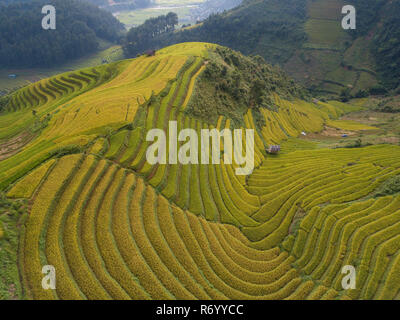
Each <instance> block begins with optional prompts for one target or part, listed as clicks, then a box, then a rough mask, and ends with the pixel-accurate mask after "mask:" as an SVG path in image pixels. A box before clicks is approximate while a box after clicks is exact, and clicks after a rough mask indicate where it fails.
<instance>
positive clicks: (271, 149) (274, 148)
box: [267, 145, 281, 154]
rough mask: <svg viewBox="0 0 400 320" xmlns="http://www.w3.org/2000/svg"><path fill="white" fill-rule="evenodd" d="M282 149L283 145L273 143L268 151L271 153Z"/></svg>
mask: <svg viewBox="0 0 400 320" xmlns="http://www.w3.org/2000/svg"><path fill="white" fill-rule="evenodd" d="M279 151H281V146H280V145H271V146H269V147H268V149H267V152H268V153H270V154H277V153H279Z"/></svg>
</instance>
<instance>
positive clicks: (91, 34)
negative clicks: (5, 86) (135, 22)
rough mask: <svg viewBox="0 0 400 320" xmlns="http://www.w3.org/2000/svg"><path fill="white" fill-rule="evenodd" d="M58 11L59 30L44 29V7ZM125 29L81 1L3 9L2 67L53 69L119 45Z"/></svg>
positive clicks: (39, 0)
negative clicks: (104, 45) (102, 44)
mask: <svg viewBox="0 0 400 320" xmlns="http://www.w3.org/2000/svg"><path fill="white" fill-rule="evenodd" d="M48 4H51V5H53V6H54V7H55V8H56V22H57V24H56V30H44V29H43V28H42V19H43V17H44V15H43V14H42V7H43V6H44V5H48ZM122 30H123V25H122V24H121V23H120V22H119V21H118V20H117V19H115V18H114V17H113V16H112V14H111V13H109V12H106V11H104V10H101V9H99V8H98V7H96V6H95V5H92V4H90V3H86V2H82V1H77V0H32V1H30V2H27V3H25V2H22V3H19V2H18V3H15V4H10V5H8V6H0V39H1V42H0V66H2V67H51V66H54V65H56V64H60V63H64V62H66V61H68V60H70V59H74V58H78V57H81V56H83V55H85V54H87V53H90V52H94V51H96V50H97V49H98V45H99V43H98V41H99V39H104V40H108V41H113V42H116V41H119V39H120V37H121V32H122Z"/></svg>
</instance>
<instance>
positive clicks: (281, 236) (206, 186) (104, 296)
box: [0, 0, 400, 315]
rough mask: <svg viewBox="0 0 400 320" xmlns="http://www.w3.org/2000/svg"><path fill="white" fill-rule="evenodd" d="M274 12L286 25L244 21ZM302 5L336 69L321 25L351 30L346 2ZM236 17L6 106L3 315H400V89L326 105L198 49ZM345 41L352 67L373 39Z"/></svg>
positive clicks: (46, 82)
mask: <svg viewBox="0 0 400 320" xmlns="http://www.w3.org/2000/svg"><path fill="white" fill-rule="evenodd" d="M35 1H38V2H40V1H42V0H35ZM54 1H55V2H56V3H57V1H58V0H54ZM68 1H70V2H68ZM68 1H66V2H65V4H66V5H70V3H75V2H74V1H75V0H68ZM291 1H292V0H284V1H283V0H282V1H281V2H282V3H284V4H285V5H286V4H287V3H289V4H287V5H288V6H290V3H292V2H291ZM10 2H12V1H10ZM95 2H96V1H92V3H95ZM264 2H268V3H272V4H273V6H272V5H271V6H272V9H271V10H272V11H271V12H275V11H274V10H278V9H277V8H278V7H279V5H278V2H279V1H275V0H274V1H272V0H262V1H258V2H255V1H253V0H245V1H244V2H243V4H242V5H240V6H239V7H238V9H234V10H233V11H232V12H233V13H234V14H236V13H237V12H241V10H244V11H243V14H245V13H246V12H247V11H246V10H249V11H248V12H252V14H256V13H255V11H257V10H254V7H253V6H256V5H257V3H258V4H260V3H264ZM300 2H304V3H308V4H309V3H311V5H310V6H309V7H307V8H308V9H307V10H306V9H304V12H305V13H304V14H311V17H312V19H311V18H310V19H309V20H307V19H303V20H301V19H302V18H301V17H300V13H301V11H298V15H299V16H296V19H297V18H298V19H299V20H296V21H294V22H293V25H292V27H293V26H298V25H299V23H300V22H301V23H303V24H304V25H305V27H304V28H305V29H304V30H305V31H304V30H303V29H301V30H303V31H304V32H306V33H308V34H309V38H308V40H307V41H309V42H306V46H304V47H302V50H304V51H307V50H308V49H307V45H310V43H313V44H314V47H313V48H311V49H310V50H309V52H312V54H313V55H317V54H318V55H320V54H321V55H323V51H324V50H328V49H326V48H325V47H323V46H322V47H321V48H319V47H318V48H316V44H315V43H317V40H318V41H320V40H321V39H322V38H321V39H320V38H318V37H323V34H322V31H321V33H320V30H316V29H315V28H314V27H313V25H314V24H323V25H324V28H326V29H329V28H331V27H332V26H333V28H334V29H335V30H336V29H337V28H340V25H339V27H338V26H336V25H335V23H336V20H331V19H330V18H329V17H330V15H331V11H330V10H336V8H337V7H340V8H341V6H340V5H341V1H336V0H335V1H333V0H332V1H327V3H329V5H327V7H324V5H323V4H321V3H322V2H321V1H319V0H316V1H311V2H308V1H303V0H302V1H300ZM339 2H340V3H339ZM355 2H356V3H358V2H357V1H355ZM76 3H77V2H76ZM107 3H111V4H113V5H111V4H110V7H113V6H114V5H115V6H117V7H118V8H124V6H125V5H126V6H128V5H129V10H131V11H129V12H130V14H134V12H135V11H134V10H136V9H135V8H136V7H135V6H136V2H132V3H130V2H129V4H128V2H126V3H125V2H124V3H120V1H115V2H114V1H111V2H107ZM174 3H175V2H174ZM351 3H353V2H351ZM85 5H86V4H85ZM87 5H88V6H89V4H87ZM281 5H283V4H281ZM390 5H392V2H390ZM21 6H22V5H21ZM394 6H397V5H394ZM4 8H5V7H4ZM88 8H94V7H88ZM97 8H98V7H96V9H97ZM100 8H101V7H100ZM132 8H133V9H132ZM144 8H146V7H144ZM284 8H285V10H286V9H287V8H288V7H284ZM296 8H297V7H296ZM332 8H333V9H332ZM114 9H115V8H114ZM1 10H2V5H0V16H1ZM98 10H100V9H98ZM101 10H102V9H101ZM132 10H133V11H132ZM140 10H145V9H143V8H141V9H140ZM238 10H239V11H238ZM287 10H288V11H287V12H289V13H290V12H291V11H290V10H289V9H287ZM299 10H300V9H299ZM393 10H394V9H393ZM60 12H61V13H62V10H60ZM76 12H79V10H78V11H76ZM93 12H94V13H93V15H95V14H97V11H94V9H93ZM229 12H230V11H228V13H225V12H224V13H221V14H220V18H218V17H219V16H212V17H211V18H209V19H206V20H205V21H204V22H201V24H200V23H199V24H197V25H195V26H192V27H190V28H188V27H186V26H184V27H183V28H182V29H180V28H179V29H177V30H175V24H177V22H176V21H175V22H170V20H168V18H166V16H160V17H159V18H152V19H155V20H151V19H150V20H146V22H145V23H144V26H145V27H141V26H138V27H134V28H132V29H131V31H128V35H127V36H126V35H125V34H124V37H125V36H126V37H127V38H124V39H125V40H121V46H122V47H120V46H118V48H117V49H116V47H112V48H113V50H118V52H119V53H118V54H121V57H122V50H123V51H124V53H123V54H124V55H125V57H124V59H119V58H118V59H116V60H117V61H114V60H112V61H113V62H112V61H103V62H102V63H96V64H97V65H96V66H93V67H92V66H91V67H86V68H83V69H78V68H77V69H75V70H71V71H67V72H64V73H60V74H56V75H54V76H51V77H48V78H44V79H41V80H38V81H36V82H32V83H30V84H27V85H24V86H22V87H20V88H19V89H16V90H11V91H9V92H7V93H4V95H1V96H0V300H400V113H399V110H400V85H398V84H396V85H397V86H396V85H395V86H393V83H394V82H393V81H394V80H393V79H390V81H391V82H390V85H392V87H390V85H389V84H388V85H387V86H386V87H384V85H383V84H384V83H385V82H384V81H383V80H382V82H381V83H382V86H375V87H372V88H366V87H365V88H364V87H363V88H361V87H360V88H359V89H360V91H357V92H355V91H354V90H353V89H354V88H353V87H352V86H350V85H346V84H342V83H339V82H337V83H336V84H335V86H336V87H338V88H339V89H338V88H336V87H335V90H334V91H331V92H330V93H327V92H324V93H321V92H322V91H321V90H322V89H321V87H317V86H315V87H313V88H310V87H305V86H306V84H304V83H301V82H296V81H295V80H293V79H292V78H290V77H289V76H288V75H287V74H286V73H285V71H283V70H282V69H281V68H280V67H279V66H278V65H271V64H269V63H268V59H264V58H262V57H261V56H259V55H257V52H255V54H248V55H247V53H246V55H245V54H243V53H241V52H239V51H236V50H234V49H231V48H229V47H228V46H225V45H221V44H217V43H219V42H220V41H215V43H210V42H202V41H197V40H196V39H197V36H199V35H201V34H202V32H203V31H202V30H208V29H202V28H207V24H208V23H213V21H214V20H212V19H216V20H215V21H217V20H218V19H221V20H218V21H219V22H220V23H222V22H221V21H225V22H226V20H224V19H228V18H229V14H230V13H229ZM235 12H236V13H235ZM277 12H278V11H277ZM360 12H361V13H363V12H370V11H362V10H360ZM377 12H378V11H377ZM379 12H381V11H379ZM386 12H387V11H386ZM289 13H288V14H289ZM246 14H247V13H246ZM118 15H120V13H119V14H118ZM321 15H322V16H324V17H325V16H326V17H327V19H328V18H329V19H328V20H318V19H317V18H315V17H318V16H321ZM336 15H338V16H339V17H340V12H339V13H337V14H336ZM78 16H79V15H78ZM122 16H123V15H122ZM101 17H102V16H101ZM104 17H107V19H111V20H109V21H114V22H113V23H115V25H114V26H113V27H115V28H116V30H117V31H116V33H115V34H114V33H112V31H110V30H111V29H110V30H108V29H106V26H101V28H103V29H102V32H103V33H104V34H107V35H110V38H113V37H116V38H118V37H122V36H121V33H120V32H125V31H124V30H122V29H123V28H121V25H120V22H118V21H117V20H116V18H115V17H112V14H111V13H109V14H108V15H107V16H106V15H105V16H104ZM104 17H103V18H104ZM169 17H173V18H175V17H174V16H173V15H170V16H169ZM269 17H270V18H271V17H272V16H269ZM92 18H93V19H96V18H95V16H93V17H91V18H90V19H92ZM104 19H105V18H104ZM112 19H114V20H112ZM156 19H158V20H156ZM271 19H272V18H271ZM285 19H287V17H286V16H285ZM382 19H386V16H384V18H382ZM387 19H389V18H387ZM0 21H1V19H0ZM62 21H63V20H62V18H60V23H58V22H57V28H59V27H58V26H61V25H62ZM100 21H101V20H100ZM148 21H150V22H148ZM152 21H153V22H154V21H157V24H158V25H159V24H160V23H164V22H165V21H166V22H165V23H166V26H164V27H163V28H164V29H165V30H167V29H168V28H170V29H171V30H170V31H165V32H166V35H164V36H162V35H159V37H161V38H160V39H159V43H158V44H159V45H154V46H153V44H154V43H153V42H150V40H149V42H140V41H145V40H143V38H142V34H140V32H145V31H143V30H147V29H146V28H149V26H150V24H151V22H152ZM160 21H161V22H160ZM162 21H164V22H162ZM235 21H237V20H235ZM273 21H275V22H276V21H278V20H273ZM279 21H280V20H279ZM321 21H322V22H321ZM327 21H329V22H327ZM360 21H361V22H360V25H361V26H363V23H364V22H363V20H362V18H360ZM382 21H386V20H382ZM388 21H389V20H388ZM390 21H392V20H390ZM396 21H397V20H396ZM171 23H172V26H171ZM203 23H204V24H203ZM233 23H234V22H232V25H233ZM279 23H280V22H276V25H279ZM273 25H274V26H276V25H275V24H273ZM79 26H81V27H82V25H80V24H79V23H78V24H77V25H76V26H75V27H76V28H78V27H79ZM146 26H147V27H146ZM383 26H384V24H381V25H380V27H382V28H383ZM86 27H87V28H89V27H92V26H90V24H88V25H86ZM107 27H110V28H112V27H111V23H108V24H107ZM1 28H2V25H1V24H0V31H1ZM99 28H100V27H99ZM141 28H143V29H141ZM265 28H275V27H271V25H269V24H266V27H265ZM302 28H303V27H302ZM164 29H163V30H164ZM82 30H86V29H85V27H82ZM193 30H195V31H193ZM196 30H197V31H196ZM273 30H275V29H273ZM282 30H284V31H282ZM282 30H281V31H282V32H284V33H285V34H286V33H290V31H288V30H289V29H287V26H286V25H283V29H282ZM299 30H300V29H299ZM275 31H276V30H275ZM275 31H274V32H275ZM281 31H279V32H281ZM336 31H337V32H338V33H339V32H340V33H339V34H340V35H341V36H340V37H339V36H338V37H339V38H340V41H341V42H340V43H341V45H343V48H342V47H341V48H340V50H342V51H343V52H345V51H346V50H347V49H349V47H350V46H351V45H352V43H351V41H353V40H351V39H352V38H351V37H353V36H354V39H359V38H357V37H358V36H360V37H364V36H365V35H359V34H357V35H346V34H345V32H346V31H344V30H336ZM49 32H50V31H49ZM82 32H83V31H82ZM135 32H137V33H135ZM157 32H158V31H157ZM157 32H154V33H152V34H153V36H152V40H151V41H156V40H155V39H157V35H155V34H156V33H157ZM163 32H164V31H163ZM196 32H197V33H196ZM277 32H278V31H277ZM279 32H278V33H277V34H280V33H279ZM299 32H300V31H299ZM374 32H375V33H374V34H375V35H379V34H380V33H379V32H381V31H379V30H378V29H374ZM161 33H162V32H161ZM88 34H90V35H93V36H96V37H98V34H97V33H96V30H94V31H90V32H89V31H88ZM225 35H227V34H225ZM180 36H182V37H183V38H182V39H184V40H185V41H183V42H180V43H175V42H178V41H174V39H175V38H174V37H180ZM192 36H193V38H194V40H193V39H192ZM240 36H241V35H240ZM287 36H288V39H291V38H290V37H291V36H292V35H290V34H288V35H287ZM134 37H136V38H134ZM162 37H165V38H162ZM238 37H239V35H238ZM331 37H332V39H331V38H329V37H328V38H323V40H324V41H329V46H330V47H329V50H330V51H332V52H331V54H332V55H333V53H334V54H335V55H336V54H339V53H337V52H336V51H334V49H332V48H333V47H334V46H335V39H333V38H335V37H334V35H331ZM365 37H366V36H365ZM371 37H372V36H371ZM300 38H301V37H300ZM300 38H299V39H300ZM82 39H83V40H82ZM84 39H86V38H83V34H82V38H81V40H82V41H89V40H88V39H89V38H87V39H86V40H84ZM118 39H119V38H118ZM271 39H272V38H271ZM296 39H297V38H296ZM301 39H302V38H301ZM343 39H349V40H346V41H349V43H346V44H345V41H344V40H343ZM363 39H364V40H365V41H367V38H363ZM371 39H372V38H371ZM371 39H370V38H368V41H373V40H371ZM399 39H400V38H399ZM114 40H115V39H114V38H113V39H107V41H110V43H111V42H112V41H114ZM253 40H254V39H253ZM342 40H343V41H342ZM146 41H147V40H146ZM254 41H256V40H254ZM268 41H269V40H268ZM288 41H289V40H288ZM313 41H314V42H313ZM321 41H322V40H321ZM354 41H357V43H358V44H359V43H361V42H359V40H354ZM393 41H394V40H393ZM393 41H392V42H393ZM169 42H171V43H172V44H171V43H169ZM342 42H343V43H342ZM81 44H82V43H81ZM164 44H165V45H164ZM139 45H141V46H145V45H147V46H148V48H151V50H147V51H143V52H140V53H138V54H132V51H130V50H132V47H134V46H139ZM272 45H273V43H272V42H271V46H272ZM258 46H260V47H262V46H263V44H262V43H261V42H258ZM345 47H346V50H345ZM258 48H259V47H258ZM276 48H278V47H276ZM1 50H2V48H1V47H0V57H1V54H3V52H2V51H1ZM15 50H17V49H15ZM62 50H64V49H62V48H61V47H60V48H59V51H58V52H59V53H60V54H61V52H63V51H62ZM257 50H258V49H257ZM268 50H270V49H268ZM271 50H272V49H271ZM349 50H350V49H349ZM360 50H361V49H360ZM371 50H372V49H371ZM317 51H318V52H317ZM350 51H351V50H350ZM32 52H33V51H32ZM296 52H297V53H296V55H298V56H300V55H301V54H300V53H299V52H300V51H296ZM346 52H347V53H346V54H349V53H348V51H346ZM372 52H375V51H371V57H372ZM382 52H383V51H380V53H379V54H384V53H382ZM399 52H400V51H399ZM32 54H33V53H32ZM91 54H94V55H95V54H96V51H93V52H92V53H91ZM397 57H398V56H397ZM297 58H298V57H297V56H293V58H292V61H289V62H287V63H286V67H288V66H290V65H292V66H294V63H295V62H296V59H297ZM346 59H347V60H349V57H346ZM371 59H372V58H371ZM266 60H267V61H266ZM304 61H305V60H304ZM304 61H303V62H304ZM321 61H322V60H321ZM321 61H319V63H322V62H321ZM368 61H370V60H368ZM393 61H396V59H393ZM395 63H396V62H393V65H394V64H395ZM304 64H307V63H306V62H304ZM338 64H340V62H338ZM1 65H2V64H1V63H0V66H1ZM393 65H392V66H391V68H392V67H393ZM310 66H311V65H310ZM312 67H313V68H317V67H318V65H317V64H315V65H312ZM310 68H311V67H310ZM335 68H336V66H335ZM340 68H341V67H340ZM371 68H372V67H371ZM310 70H311V69H310ZM310 70H309V72H313V70H311V71H310ZM327 70H328V69H327ZM346 70H347V71H348V74H350V73H355V72H356V71H357V70H354V69H351V68H349V69H346ZM382 70H383V69H380V68H379V66H377V67H376V69H374V71H368V70H367V71H365V70H364V71H357V72H358V74H361V72H363V73H362V74H364V73H365V74H368V75H372V74H374V79H375V80H376V83H378V80H379V79H381V78H380V77H381V75H385V72H386V71H387V70H386V71H385V70H383V71H382ZM298 72H299V74H300V73H301V72H302V69H299V70H298ZM327 73H328V71H327ZM346 74H347V73H346ZM331 75H332V74H331ZM315 77H316V78H314V79H311V78H310V79H307V81H306V82H309V83H315V82H316V81H320V80H321V81H322V82H323V83H324V86H326V87H328V86H329V79H328V78H326V79H325V80H322V79H318V75H316V76H315ZM371 77H372V76H371ZM357 79H358V80H359V78H357ZM314 80H315V81H314ZM358 80H357V81H358ZM375 80H374V81H375ZM10 81H11V80H10ZM343 81H346V80H343ZM360 81H361V80H360ZM379 81H380V80H379ZM322 82H321V83H322ZM343 83H345V82H343ZM374 84H375V82H374ZM385 85H386V84H385ZM331 86H332V84H331ZM346 86H347V87H346ZM358 86H361V85H360V84H358ZM337 90H342V91H341V92H339V93H338V92H337ZM357 90H358V87H357ZM363 90H364V91H363ZM0 92H1V87H0ZM160 308H161V309H160V310H161V311H160V312H163V313H167V310H168V309H166V308H167V307H166V305H163V304H160ZM177 308H178V309H176V310H178V311H179V312H180V313H181V315H182V314H186V315H188V314H189V309H185V307H182V306H181V307H177ZM179 308H181V309H179ZM171 310H172V309H171ZM171 312H172V311H171Z"/></svg>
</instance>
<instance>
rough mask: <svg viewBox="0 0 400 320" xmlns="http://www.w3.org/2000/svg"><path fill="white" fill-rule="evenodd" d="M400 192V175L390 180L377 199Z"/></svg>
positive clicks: (377, 195) (384, 185) (379, 192)
mask: <svg viewBox="0 0 400 320" xmlns="http://www.w3.org/2000/svg"><path fill="white" fill-rule="evenodd" d="M398 192H400V175H399V176H395V177H393V178H391V179H388V180H387V181H386V182H385V183H384V184H383V186H382V188H381V190H380V191H378V193H377V194H376V195H375V197H384V196H388V195H392V194H395V193H398Z"/></svg>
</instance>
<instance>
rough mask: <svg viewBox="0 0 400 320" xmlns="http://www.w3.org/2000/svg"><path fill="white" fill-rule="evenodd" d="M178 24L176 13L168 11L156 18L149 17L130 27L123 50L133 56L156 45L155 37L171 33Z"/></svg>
mask: <svg viewBox="0 0 400 320" xmlns="http://www.w3.org/2000/svg"><path fill="white" fill-rule="evenodd" d="M177 24H178V15H177V14H176V13H174V12H169V13H168V14H167V15H162V16H159V17H156V18H150V19H148V20H146V21H145V22H144V24H142V25H140V26H138V27H134V28H131V29H130V30H129V32H128V33H127V35H126V38H125V41H124V46H123V47H124V52H125V54H126V55H127V56H135V55H136V54H137V53H139V52H143V51H146V50H148V49H153V47H156V46H157V45H156V44H157V42H156V41H155V39H157V37H159V36H161V35H163V34H166V33H171V32H173V31H174V30H175V26H176V25H177Z"/></svg>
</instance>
